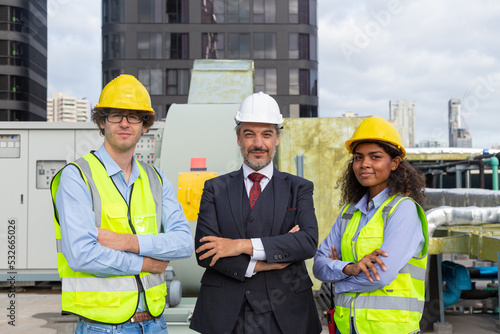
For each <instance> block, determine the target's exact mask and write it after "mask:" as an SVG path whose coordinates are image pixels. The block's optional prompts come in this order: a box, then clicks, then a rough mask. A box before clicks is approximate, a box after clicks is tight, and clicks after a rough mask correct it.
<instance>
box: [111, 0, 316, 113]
mask: <svg viewBox="0 0 500 334" xmlns="http://www.w3.org/2000/svg"><path fill="white" fill-rule="evenodd" d="M125 4H126V5H125ZM316 4H317V0H289V1H281V0H248V1H241V0H165V1H162V0H140V1H139V0H126V1H125V0H103V1H102V6H103V7H102V22H103V26H102V43H103V48H102V74H103V86H104V85H105V84H106V83H108V82H109V81H110V80H112V79H113V78H115V77H116V76H118V75H120V74H123V73H127V74H132V75H135V76H137V78H138V79H139V80H140V81H141V82H142V83H143V84H144V85H145V86H146V88H147V89H148V90H149V92H150V94H151V100H152V103H153V108H154V109H155V111H156V113H157V116H158V118H160V119H161V118H162V117H164V116H165V115H166V111H167V110H168V107H169V106H170V105H171V104H172V103H186V102H187V95H188V92H189V82H190V71H191V70H192V68H193V62H194V60H195V59H251V60H254V67H255V79H254V82H255V91H257V92H258V91H263V92H265V93H268V94H270V95H272V96H273V97H275V98H276V100H277V101H278V103H279V105H280V108H281V111H282V113H283V115H284V116H285V117H316V116H317V115H318V97H317V90H318V87H317V84H318V83H317V81H318V80H317V77H318V74H317V70H318V61H317V59H318V58H317V31H318V28H317V23H316Z"/></svg>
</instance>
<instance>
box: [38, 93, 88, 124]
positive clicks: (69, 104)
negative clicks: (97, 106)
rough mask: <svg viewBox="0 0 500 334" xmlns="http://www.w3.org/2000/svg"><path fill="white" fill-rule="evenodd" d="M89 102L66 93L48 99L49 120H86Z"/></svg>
mask: <svg viewBox="0 0 500 334" xmlns="http://www.w3.org/2000/svg"><path fill="white" fill-rule="evenodd" d="M88 109H89V103H88V101H87V100H85V99H77V98H76V97H71V96H68V94H65V93H52V98H48V99H47V122H86V121H87V111H88Z"/></svg>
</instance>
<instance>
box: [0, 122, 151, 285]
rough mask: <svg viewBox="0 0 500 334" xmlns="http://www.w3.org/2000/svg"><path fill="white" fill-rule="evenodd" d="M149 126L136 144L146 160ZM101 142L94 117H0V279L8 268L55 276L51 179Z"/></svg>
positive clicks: (24, 276)
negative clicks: (14, 119) (72, 120)
mask: <svg viewBox="0 0 500 334" xmlns="http://www.w3.org/2000/svg"><path fill="white" fill-rule="evenodd" d="M154 132H155V129H154V128H153V129H151V130H150V133H147V134H145V135H144V136H143V137H142V138H141V141H140V142H139V144H138V146H137V148H136V153H137V154H138V157H139V159H140V160H141V161H145V162H148V163H150V164H153V163H154V160H155V135H154ZM102 142H103V137H102V136H101V135H100V134H99V130H98V129H97V127H96V125H95V124H93V123H45V122H43V123H42V122H0V185H1V186H0V189H1V191H0V203H1V206H0V208H1V209H0V248H2V249H1V250H0V281H5V280H6V279H7V277H8V276H7V275H11V274H10V273H15V274H16V280H17V281H42V280H43V281H45V280H58V279H59V275H58V274H57V256H56V243H55V232H54V218H53V205H52V200H51V194H50V182H51V180H52V177H53V176H54V175H55V174H56V173H57V172H58V171H59V170H60V169H61V168H62V167H64V166H65V165H66V164H67V163H69V162H72V161H74V160H75V159H78V158H79V157H81V156H83V155H85V154H86V153H88V152H90V151H91V150H97V149H98V148H99V147H100V146H101V144H102ZM141 157H142V158H141Z"/></svg>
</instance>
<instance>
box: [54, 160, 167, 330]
mask: <svg viewBox="0 0 500 334" xmlns="http://www.w3.org/2000/svg"><path fill="white" fill-rule="evenodd" d="M71 164H72V165H74V166H76V167H77V168H78V170H79V171H80V175H81V177H82V178H83V180H84V181H85V183H86V184H87V187H88V189H89V192H90V194H91V197H92V205H93V211H94V213H95V222H96V226H97V227H101V228H104V229H108V230H111V231H113V232H116V233H128V234H158V233H159V232H160V229H161V219H162V180H161V177H160V175H159V174H158V173H157V171H156V169H154V168H153V167H152V166H149V165H147V164H143V163H139V164H138V167H139V171H140V177H138V178H137V180H136V181H135V182H134V185H133V188H132V192H131V195H130V205H127V202H126V201H125V199H124V198H123V196H122V195H121V193H120V192H119V191H118V189H117V188H116V186H115V184H114V183H113V181H112V179H111V178H110V177H109V176H108V174H107V172H106V169H105V167H104V165H103V164H102V162H101V161H100V160H99V159H98V158H97V157H96V156H95V155H94V154H93V152H91V153H88V154H86V155H85V156H83V157H82V158H80V159H78V160H77V161H75V162H73V163H71ZM61 172H62V169H61V170H60V171H59V172H58V173H57V174H56V176H55V177H54V179H53V180H52V183H51V191H52V201H53V204H54V224H55V231H56V244H57V266H58V271H59V276H60V277H61V281H62V312H63V313H71V314H76V315H78V316H80V317H83V318H85V319H88V320H92V321H96V322H100V323H105V324H121V323H124V322H126V321H128V320H130V318H131V317H132V316H133V315H134V313H135V311H136V309H137V305H138V303H139V294H140V293H141V292H144V296H145V298H144V299H145V303H146V309H147V311H148V312H149V314H150V315H151V316H153V317H158V316H160V315H161V314H162V313H163V310H164V308H165V296H166V295H167V286H166V281H165V275H164V274H152V273H149V272H141V273H140V274H139V275H135V276H134V275H126V276H109V277H105V278H101V277H96V276H94V275H92V274H88V273H84V272H78V271H73V270H72V269H71V268H70V267H69V265H68V261H67V260H66V258H65V257H64V255H63V253H62V250H61V249H62V247H61V227H60V222H59V217H58V213H57V208H56V204H55V198H56V193H57V188H58V186H59V182H60V178H61ZM63 224H64V222H63Z"/></svg>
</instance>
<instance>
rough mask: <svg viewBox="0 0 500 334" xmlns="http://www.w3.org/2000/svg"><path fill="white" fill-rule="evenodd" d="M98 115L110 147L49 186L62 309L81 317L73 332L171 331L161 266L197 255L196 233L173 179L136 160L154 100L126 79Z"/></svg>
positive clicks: (115, 84)
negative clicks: (169, 329) (139, 143)
mask: <svg viewBox="0 0 500 334" xmlns="http://www.w3.org/2000/svg"><path fill="white" fill-rule="evenodd" d="M92 120H93V121H94V123H96V124H97V125H98V127H99V129H100V132H101V134H102V135H103V136H104V144H103V145H102V146H101V148H99V150H97V151H92V152H90V153H88V154H86V155H85V156H83V157H82V158H80V159H78V160H76V161H75V162H73V163H70V164H68V165H67V166H66V167H64V168H63V169H62V170H61V171H59V172H58V173H57V175H56V176H55V177H54V179H53V181H52V184H51V191H52V200H53V204H54V218H55V219H54V223H55V231H56V242H57V252H58V253H57V256H58V270H59V276H60V277H61V280H62V313H63V314H75V315H78V317H79V321H78V324H77V326H76V330H75V333H167V325H166V324H165V320H164V318H163V310H164V308H165V296H166V294H167V287H166V282H165V275H164V272H165V269H166V268H167V266H168V264H169V261H171V260H176V259H182V258H187V257H190V256H191V253H192V251H193V239H192V236H191V231H190V228H189V224H188V221H187V219H186V217H185V215H184V213H183V211H182V207H181V205H180V204H179V202H178V201H177V199H176V197H175V193H174V189H173V187H172V184H171V183H170V182H169V181H168V180H167V178H166V177H165V175H164V174H163V172H162V171H161V170H159V169H157V168H155V167H153V166H150V165H147V164H145V163H142V162H139V161H138V160H136V159H135V157H134V150H135V147H136V144H137V142H138V141H139V139H140V138H141V136H142V134H143V133H145V132H147V131H148V130H149V128H150V127H151V126H152V125H153V122H154V120H155V116H154V110H153V108H152V107H151V99H150V96H149V94H148V92H147V90H146V88H145V87H144V86H143V85H142V84H141V83H140V82H139V81H138V80H137V79H136V78H135V77H133V76H131V75H121V76H119V77H117V78H116V79H114V80H113V81H111V82H110V83H108V84H107V85H106V87H104V89H103V91H102V93H101V96H100V98H99V103H98V104H97V105H96V107H95V108H94V110H93V111H92Z"/></svg>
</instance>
